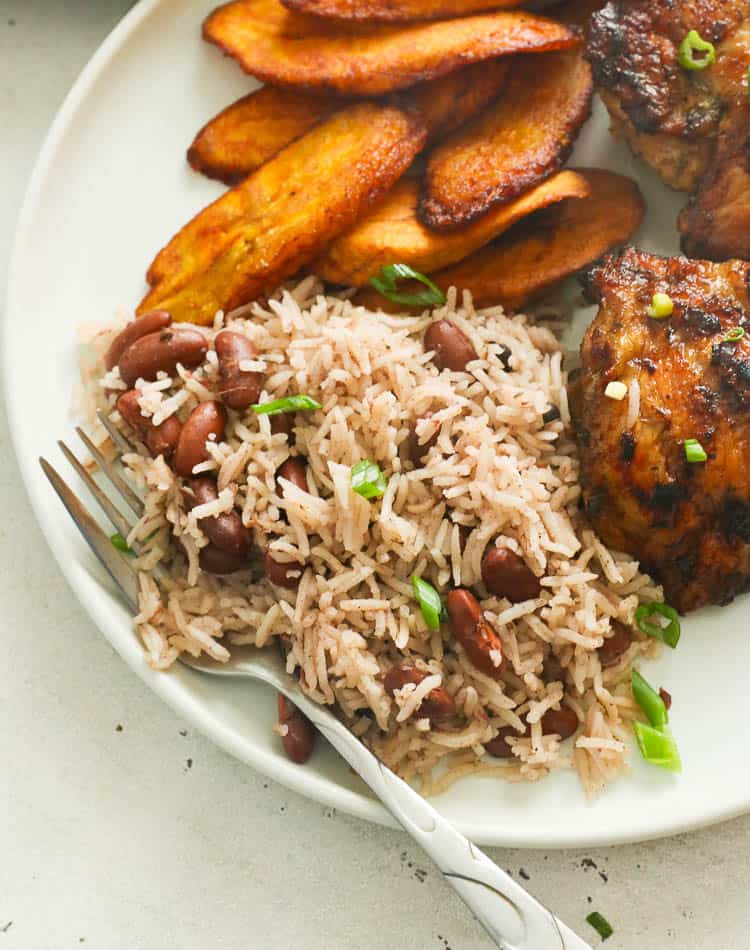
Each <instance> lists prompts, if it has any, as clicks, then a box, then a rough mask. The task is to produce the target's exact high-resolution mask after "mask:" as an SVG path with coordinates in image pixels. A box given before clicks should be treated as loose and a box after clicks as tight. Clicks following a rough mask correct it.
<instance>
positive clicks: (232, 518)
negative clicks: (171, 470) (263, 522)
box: [183, 475, 250, 557]
mask: <svg viewBox="0 0 750 950" xmlns="http://www.w3.org/2000/svg"><path fill="white" fill-rule="evenodd" d="M189 486H190V491H185V492H183V495H184V498H185V501H186V503H187V505H188V507H189V508H191V509H192V508H195V507H197V506H198V505H205V504H208V503H209V502H212V501H216V499H217V498H218V497H219V490H218V488H217V487H216V482H215V481H214V480H213V479H212V478H209V477H208V476H207V475H202V476H199V477H198V478H192V479H191V480H190V483H189ZM198 524H199V525H200V529H201V531H202V532H203V533H204V534H205V536H206V537H207V538H208V540H209V541H210V542H211V543H212V544H214V545H215V546H216V547H217V548H221V550H222V551H226V552H227V553H229V554H236V555H238V556H239V557H246V556H247V554H248V552H249V550H250V531H249V530H248V529H247V528H246V527H245V525H244V524H243V523H242V518H241V517H240V513H239V512H238V511H235V510H234V509H232V511H225V512H223V513H222V514H220V515H216V516H215V517H213V518H201V519H200V521H199V522H198Z"/></svg>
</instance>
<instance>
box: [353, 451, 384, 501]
mask: <svg viewBox="0 0 750 950" xmlns="http://www.w3.org/2000/svg"><path fill="white" fill-rule="evenodd" d="M351 478H352V489H353V490H354V491H355V492H356V493H357V494H358V495H361V496H362V497H363V498H367V499H370V498H382V496H383V495H384V494H385V489H386V486H387V484H388V482H387V481H386V480H385V475H384V474H383V473H382V472H381V471H380V466H379V465H378V464H377V463H376V462H370V461H368V460H367V459H363V460H362V461H361V462H357V464H356V465H352V475H351Z"/></svg>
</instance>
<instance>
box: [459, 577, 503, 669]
mask: <svg viewBox="0 0 750 950" xmlns="http://www.w3.org/2000/svg"><path fill="white" fill-rule="evenodd" d="M446 606H447V608H448V616H449V617H450V621H451V629H452V630H453V633H454V634H455V636H456V639H457V640H458V641H459V643H460V644H461V645H462V646H463V648H464V650H465V651H466V655H467V656H468V658H469V660H470V661H471V662H472V663H473V664H474V666H476V668H477V669H478V670H480V671H481V672H482V673H486V674H487V676H492V677H494V678H495V679H499V678H500V674H501V673H502V672H503V668H504V666H505V658H504V656H503V645H502V642H501V640H500V637H498V635H497V634H496V633H495V631H494V630H493V629H492V627H491V626H490V625H489V624H488V623H487V621H486V620H485V619H484V614H483V613H482V608H481V607H480V606H479V601H478V600H477V599H476V597H475V596H474V595H473V594H472V593H471V591H470V590H466V588H464V587H457V588H456V589H455V590H452V591H451V592H450V593H449V594H448V596H447V598H446ZM495 652H497V653H498V654H499V655H500V657H501V662H500V665H499V666H495V664H494V663H493V662H492V656H491V654H493V653H495Z"/></svg>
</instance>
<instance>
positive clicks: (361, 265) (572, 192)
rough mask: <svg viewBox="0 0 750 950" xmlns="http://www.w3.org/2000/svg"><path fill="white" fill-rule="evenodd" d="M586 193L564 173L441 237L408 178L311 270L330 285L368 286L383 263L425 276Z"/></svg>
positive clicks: (577, 179) (582, 182)
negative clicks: (427, 221)
mask: <svg viewBox="0 0 750 950" xmlns="http://www.w3.org/2000/svg"><path fill="white" fill-rule="evenodd" d="M588 191H589V189H588V185H587V183H586V180H585V179H584V178H583V177H582V176H581V175H577V174H576V173H575V172H570V171H563V172H560V174H559V175H555V176H554V177H553V178H550V179H549V180H548V181H546V182H543V183H542V184H541V185H539V186H537V187H536V188H534V189H533V190H532V191H530V192H528V193H527V194H525V195H523V196H522V197H521V198H519V199H518V200H517V201H514V202H512V203H511V204H507V205H503V206H502V207H501V208H494V209H493V210H492V211H490V212H489V213H488V214H485V215H483V216H482V217H481V218H480V219H479V220H478V221H474V222H473V223H472V224H470V225H469V226H468V227H466V228H462V229H461V230H460V231H451V232H450V233H448V234H440V233H439V232H436V231H430V230H429V229H428V228H426V227H425V226H424V225H423V224H421V223H420V221H419V220H418V219H417V199H418V197H419V182H418V181H417V180H415V179H414V178H404V179H402V180H401V181H400V182H398V184H397V185H396V187H395V188H393V189H392V190H391V191H390V192H389V193H388V194H387V195H386V196H385V198H384V199H383V200H382V201H381V202H379V203H378V205H377V206H376V207H375V208H373V209H372V211H371V212H370V213H369V214H367V215H366V216H365V217H363V218H362V219H361V220H359V221H357V222H356V224H354V225H352V227H351V228H349V230H348V231H345V232H344V234H342V235H341V236H340V237H338V238H337V239H336V240H335V241H334V242H333V243H332V244H331V246H330V247H329V248H328V250H327V251H326V252H325V254H324V255H323V256H322V257H321V258H319V259H318V260H317V261H315V263H314V264H312V265H311V267H310V269H311V270H312V271H313V272H314V273H316V274H318V276H319V277H322V278H323V279H324V280H327V281H329V282H330V283H332V284H346V285H348V286H353V287H363V286H365V284H367V282H368V280H369V279H370V278H371V277H373V276H374V275H375V274H377V273H378V271H379V270H380V268H381V267H382V266H383V265H384V264H394V263H398V264H408V265H409V266H410V267H413V268H414V269H415V270H418V271H420V272H422V273H432V272H434V271H439V270H442V269H443V268H444V267H447V266H448V265H449V264H453V263H455V262H456V261H460V260H462V259H463V258H464V257H466V256H467V255H468V254H471V253H472V252H473V251H476V250H477V249H478V248H480V247H482V246H483V245H485V244H487V242H488V241H491V240H492V239H493V238H496V237H497V236H498V235H499V234H502V233H503V231H507V229H508V228H509V227H511V225H513V224H515V223H516V221H520V220H521V219H522V218H525V217H526V216H527V215H529V214H532V213H533V212H534V211H538V210H539V209H540V208H546V207H549V205H551V204H555V203H556V202H558V201H563V200H564V199H565V198H574V197H578V198H583V197H585V196H586V195H587V194H588Z"/></svg>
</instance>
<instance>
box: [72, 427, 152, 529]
mask: <svg viewBox="0 0 750 950" xmlns="http://www.w3.org/2000/svg"><path fill="white" fill-rule="evenodd" d="M76 433H77V434H78V437H79V439H80V440H81V441H82V442H83V444H84V445H85V446H86V448H87V449H88V450H89V452H90V453H91V455H92V457H93V458H94V459H95V461H96V463H97V465H98V466H99V468H100V469H101V470H102V471H103V472H104V474H105V475H106V476H107V478H108V479H109V480H110V482H112V484H113V485H114V487H115V488H116V489H117V490H118V491H119V493H120V494H121V495H122V497H123V498H124V499H125V501H126V502H127V503H128V505H129V506H130V508H131V509H132V510H133V511H134V512H135V513H136V514H137V515H138V517H139V518H140V517H141V515H142V514H143V511H144V504H143V502H142V501H141V499H140V498H139V497H138V495H136V493H135V492H134V491H133V489H132V488H131V487H130V485H128V483H127V482H126V481H125V479H124V478H123V477H122V475H120V473H119V472H118V471H117V469H116V468H115V467H114V465H112V463H111V462H108V461H107V459H105V458H104V456H103V455H102V453H101V452H100V451H99V449H98V448H97V447H96V446H95V445H94V443H93V442H92V441H91V439H90V438H89V437H88V436H87V435H86V433H85V432H84V431H83V429H82V428H81V427H80V426H76Z"/></svg>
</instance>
